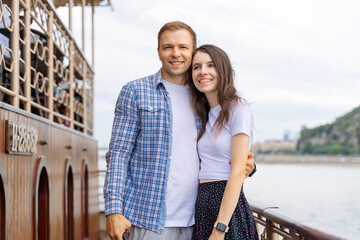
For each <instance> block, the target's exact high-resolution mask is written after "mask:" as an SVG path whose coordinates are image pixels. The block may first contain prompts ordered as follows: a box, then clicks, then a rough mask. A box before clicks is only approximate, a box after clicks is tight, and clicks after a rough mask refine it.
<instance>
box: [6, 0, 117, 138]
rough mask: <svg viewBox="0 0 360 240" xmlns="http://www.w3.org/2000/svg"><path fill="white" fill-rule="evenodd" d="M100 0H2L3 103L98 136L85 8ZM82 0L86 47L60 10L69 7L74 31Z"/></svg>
mask: <svg viewBox="0 0 360 240" xmlns="http://www.w3.org/2000/svg"><path fill="white" fill-rule="evenodd" d="M101 2H103V0H101V1H100V0H86V1H85V0H81V1H76V0H69V1H59V0H54V1H50V0H11V1H10V0H0V40H1V41H0V64H1V67H0V101H1V102H5V103H8V104H11V105H12V106H14V107H16V108H20V109H23V110H25V111H27V112H30V113H33V114H36V115H39V116H41V117H44V118H46V119H48V120H50V121H54V122H58V123H61V124H64V125H65V126H67V127H69V128H72V129H75V130H77V131H80V132H83V133H85V134H87V135H90V136H93V135H94V108H93V106H94V71H93V68H92V65H90V64H89V62H88V61H87V60H86V58H85V55H84V53H83V50H84V44H85V41H84V7H85V6H89V5H90V6H92V9H94V6H97V5H100V3H101ZM79 3H80V4H81V6H82V8H83V17H82V21H83V25H82V26H83V30H82V31H83V34H82V36H83V41H82V42H83V46H82V49H80V48H79V47H78V45H77V44H76V42H75V40H74V38H73V36H72V34H71V30H69V29H68V28H67V27H66V26H65V25H64V24H63V23H62V21H61V19H60V18H59V16H58V15H57V13H56V11H55V7H59V6H64V5H65V4H67V5H68V6H69V27H70V29H71V28H72V17H71V16H72V10H71V9H72V7H73V6H76V5H79ZM107 4H111V3H110V1H109V0H108V1H107ZM93 14H94V11H92V42H94V39H93V36H94V33H93V32H94V28H93V19H94V18H93ZM92 59H93V60H92V64H93V63H94V47H93V46H92Z"/></svg>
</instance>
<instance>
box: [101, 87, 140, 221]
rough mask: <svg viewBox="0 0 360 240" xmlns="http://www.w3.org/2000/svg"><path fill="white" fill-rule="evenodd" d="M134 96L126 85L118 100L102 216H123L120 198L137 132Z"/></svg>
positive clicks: (108, 156)
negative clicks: (114, 214) (103, 213)
mask: <svg viewBox="0 0 360 240" xmlns="http://www.w3.org/2000/svg"><path fill="white" fill-rule="evenodd" d="M138 119H139V118H138V111H137V104H136V95H135V93H134V90H133V86H132V85H131V84H129V83H128V84H127V85H125V86H124V87H123V88H122V90H121V92H120V94H119V97H118V100H117V102H116V107H115V116H114V121H113V127H112V134H111V139H110V144H109V151H108V152H107V153H106V162H107V171H106V177H105V185H104V199H105V215H109V214H112V213H120V214H123V194H124V189H125V184H126V180H127V170H128V165H129V161H130V156H131V153H132V152H133V149H134V148H135V144H136V137H137V135H138V131H139V122H138Z"/></svg>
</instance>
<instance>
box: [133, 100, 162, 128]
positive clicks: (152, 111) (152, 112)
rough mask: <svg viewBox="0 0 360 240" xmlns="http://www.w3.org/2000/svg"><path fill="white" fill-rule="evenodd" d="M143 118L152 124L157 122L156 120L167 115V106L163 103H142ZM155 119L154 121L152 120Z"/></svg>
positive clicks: (141, 112) (140, 108) (140, 107)
mask: <svg viewBox="0 0 360 240" xmlns="http://www.w3.org/2000/svg"><path fill="white" fill-rule="evenodd" d="M139 110H140V114H141V118H142V120H143V121H145V122H148V121H151V122H148V123H150V124H156V120H159V121H160V119H161V118H164V117H165V107H164V106H161V105H150V104H140V106H139ZM152 121H154V122H152Z"/></svg>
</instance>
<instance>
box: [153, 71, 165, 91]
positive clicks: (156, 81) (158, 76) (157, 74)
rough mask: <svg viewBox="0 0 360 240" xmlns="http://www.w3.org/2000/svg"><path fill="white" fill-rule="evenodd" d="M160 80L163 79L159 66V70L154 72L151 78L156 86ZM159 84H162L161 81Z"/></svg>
mask: <svg viewBox="0 0 360 240" xmlns="http://www.w3.org/2000/svg"><path fill="white" fill-rule="evenodd" d="M162 81H164V79H163V78H162V75H161V68H160V70H159V71H158V72H157V73H155V75H154V78H153V83H154V87H155V88H157V87H158V85H159V84H160V83H161V82H162ZM161 84H162V83H161Z"/></svg>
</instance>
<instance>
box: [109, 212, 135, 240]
mask: <svg viewBox="0 0 360 240" xmlns="http://www.w3.org/2000/svg"><path fill="white" fill-rule="evenodd" d="M130 229H131V223H130V222H129V221H128V220H127V219H126V218H125V217H124V216H123V215H121V214H119V213H113V214H110V215H107V216H106V232H107V234H108V235H109V237H110V238H111V240H122V239H123V238H122V235H123V233H130Z"/></svg>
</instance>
